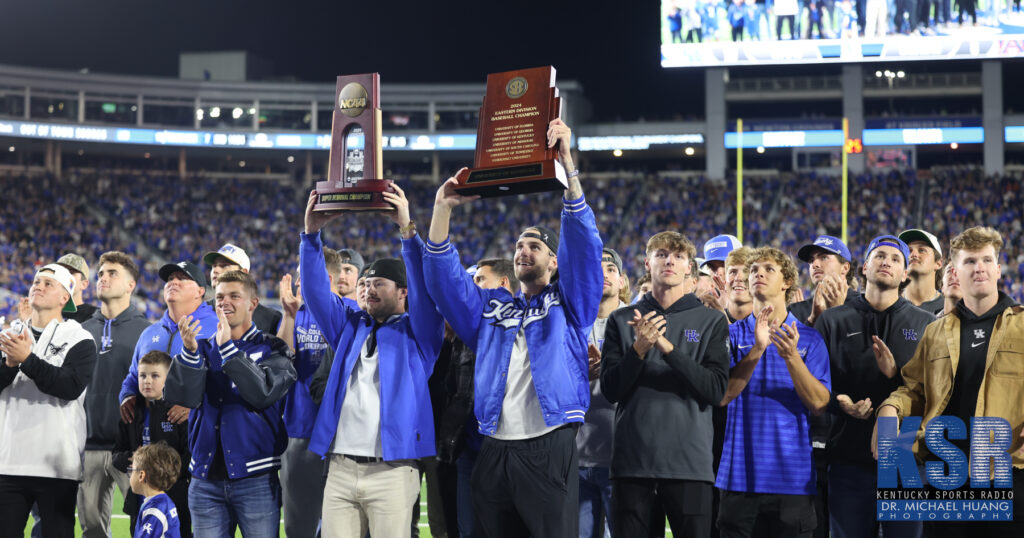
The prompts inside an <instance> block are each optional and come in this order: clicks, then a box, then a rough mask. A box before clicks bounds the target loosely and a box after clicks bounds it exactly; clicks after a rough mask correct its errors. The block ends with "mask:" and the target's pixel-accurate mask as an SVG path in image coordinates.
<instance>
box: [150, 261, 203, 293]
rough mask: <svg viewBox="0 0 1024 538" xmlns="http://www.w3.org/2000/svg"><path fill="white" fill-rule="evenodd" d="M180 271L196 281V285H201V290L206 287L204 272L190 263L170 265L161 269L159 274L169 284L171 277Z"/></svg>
mask: <svg viewBox="0 0 1024 538" xmlns="http://www.w3.org/2000/svg"><path fill="white" fill-rule="evenodd" d="M178 271H181V272H183V273H185V274H186V275H188V277H189V278H190V279H192V280H195V281H196V284H199V287H200V288H205V287H206V277H205V276H204V275H203V271H202V270H201V269H199V266H197V265H196V264H194V263H192V262H190V261H181V262H178V263H169V264H167V265H165V266H163V267H161V268H160V271H159V273H158V274H159V275H160V278H161V279H162V280H163V281H164V282H167V280H168V279H169V278H171V275H173V274H174V273H176V272H178Z"/></svg>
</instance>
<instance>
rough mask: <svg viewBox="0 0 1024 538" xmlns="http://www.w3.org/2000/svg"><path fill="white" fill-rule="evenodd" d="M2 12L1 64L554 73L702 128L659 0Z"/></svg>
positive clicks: (623, 103) (320, 74) (301, 76)
mask: <svg viewBox="0 0 1024 538" xmlns="http://www.w3.org/2000/svg"><path fill="white" fill-rule="evenodd" d="M0 6H3V8H4V16H3V17H0V63H6V64H14V65H28V66H39V67H50V68H60V69H75V70H77V69H81V68H85V67H87V68H89V69H90V70H91V71H93V72H104V73H127V74H145V75H159V76H168V77H176V76H177V72H178V54H179V52H182V51H215V50H247V51H250V52H253V53H255V54H257V55H258V56H261V57H263V58H266V59H268V60H270V61H271V63H272V65H273V72H274V75H275V76H276V77H279V78H284V77H294V78H295V79H297V80H302V81H311V82H327V81H331V80H333V77H334V76H336V75H339V74H346V73H359V72H367V71H377V72H380V74H381V79H382V83H383V84H387V83H389V82H439V83H442V82H478V83H483V82H484V80H485V78H486V75H487V73H489V72H495V71H505V70H509V69H515V68H523V67H534V66H539V65H546V64H552V65H554V66H555V67H556V68H557V69H558V77H559V79H562V80H567V79H575V80H578V81H580V82H581V83H582V84H583V87H584V92H585V94H586V95H587V97H588V98H589V99H590V100H591V102H592V104H593V105H594V109H595V110H594V117H595V119H601V120H615V119H622V120H627V121H631V120H635V119H637V118H638V117H647V118H649V119H654V118H673V117H677V118H678V117H684V118H685V117H691V118H692V117H696V118H701V117H703V109H704V90H703V85H704V78H703V70H701V69H682V70H663V69H662V68H661V67H660V65H659V63H658V62H659V52H658V50H659V24H660V20H661V16H662V15H661V13H660V9H661V8H660V2H658V1H657V0H641V1H632V2H629V1H620V2H610V1H605V0H596V1H591V2H558V1H550V0H549V1H536V0H521V1H505V2H494V1H488V0H477V1H467V0H455V1H433V2H408V1H404V0H403V1H399V2H388V1H384V0H369V1H364V2H350V1H336V2H322V1H320V2H317V1H313V0H288V1H270V0H246V1H240V0H235V1H229V2H225V1H220V0H174V1H170V0H165V1H161V2H158V1H153V0H99V1H93V2H89V1H81V0H77V1H76V0H71V1H69V0H33V1H32V2H15V1H14V0H0ZM14 6H16V7H14ZM939 64H940V63H932V64H930V65H928V64H914V65H909V64H908V66H907V68H908V70H909V69H910V68H914V69H922V70H923V69H927V70H931V71H941V70H961V69H965V67H964V65H965V64H964V62H945V63H941V65H939ZM957 64H959V65H957ZM890 65H891V64H890ZM1016 65H1017V66H1019V65H1020V64H1016ZM900 67H901V68H902V67H904V66H900ZM973 69H977V67H976V64H975V67H973ZM838 71H839V67H838V66H807V67H802V68H799V67H798V68H779V67H773V68H747V69H744V70H742V73H743V74H744V75H747V74H749V75H750V76H771V75H773V74H788V75H806V74H812V73H818V74H822V73H838ZM1004 71H1005V72H1006V74H1007V75H1010V72H1013V71H1019V69H1009V68H1007V69H1006V70H1004ZM733 72H734V73H737V74H739V73H740V72H741V71H740V70H734V71H733Z"/></svg>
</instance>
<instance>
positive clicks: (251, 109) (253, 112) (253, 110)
mask: <svg viewBox="0 0 1024 538" xmlns="http://www.w3.org/2000/svg"><path fill="white" fill-rule="evenodd" d="M249 115H250V116H254V115H256V107H252V108H250V109H249Z"/></svg>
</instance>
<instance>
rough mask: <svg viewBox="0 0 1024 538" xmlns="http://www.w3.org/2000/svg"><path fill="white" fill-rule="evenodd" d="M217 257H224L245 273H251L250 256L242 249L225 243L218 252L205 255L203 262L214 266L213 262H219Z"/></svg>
mask: <svg viewBox="0 0 1024 538" xmlns="http://www.w3.org/2000/svg"><path fill="white" fill-rule="evenodd" d="M217 256H223V257H225V258H227V259H229V260H231V261H233V262H235V263H236V264H238V266H239V267H241V268H242V269H243V270H244V271H249V255H248V254H246V253H245V251H244V250H242V249H241V247H237V246H235V245H232V244H231V243H225V244H224V246H223V247H220V250H218V251H217V252H207V253H206V254H204V255H203V262H204V263H206V264H207V265H213V262H215V261H217Z"/></svg>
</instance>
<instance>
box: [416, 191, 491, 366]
mask: <svg viewBox="0 0 1024 538" xmlns="http://www.w3.org/2000/svg"><path fill="white" fill-rule="evenodd" d="M458 184H459V182H458V180H457V179H455V178H454V177H452V178H449V179H448V181H446V182H445V183H444V184H443V185H441V187H440V188H439V189H438V190H437V196H436V197H435V199H434V214H433V217H432V218H431V220H430V237H429V241H427V242H426V247H425V249H424V252H423V278H424V285H425V286H426V288H427V292H428V293H430V294H431V295H430V297H431V299H433V301H434V303H435V304H436V305H437V309H438V310H439V311H440V312H441V315H443V316H444V319H446V320H447V321H448V323H449V324H450V325H451V326H452V328H453V329H455V333H456V334H458V335H459V338H461V339H462V341H463V342H465V343H466V345H467V346H469V347H470V349H473V350H476V341H477V332H478V331H479V330H480V323H481V321H480V320H481V316H482V315H483V311H484V307H485V305H484V297H485V295H484V293H483V291H482V290H481V289H480V288H478V287H477V285H476V284H474V283H473V279H472V278H471V277H470V276H469V274H468V273H466V270H465V269H464V268H463V267H462V263H461V262H460V261H459V253H458V251H457V250H455V247H454V246H453V245H452V243H451V240H450V239H449V238H448V222H449V220H450V219H451V213H452V209H453V208H454V207H456V206H458V205H461V204H463V203H466V202H468V201H472V200H475V199H477V198H479V197H478V196H461V195H459V194H458V193H456V192H455V186H456V185H458Z"/></svg>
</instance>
